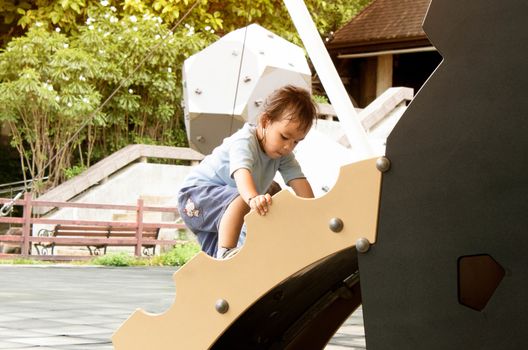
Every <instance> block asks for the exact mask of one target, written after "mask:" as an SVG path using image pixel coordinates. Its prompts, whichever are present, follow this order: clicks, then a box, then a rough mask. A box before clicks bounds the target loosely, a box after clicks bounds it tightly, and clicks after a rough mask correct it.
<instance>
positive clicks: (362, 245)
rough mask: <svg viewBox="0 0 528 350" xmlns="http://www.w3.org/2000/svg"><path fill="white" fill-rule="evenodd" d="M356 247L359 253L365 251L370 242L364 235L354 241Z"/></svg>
mask: <svg viewBox="0 0 528 350" xmlns="http://www.w3.org/2000/svg"><path fill="white" fill-rule="evenodd" d="M356 249H357V251H358V252H360V253H366V252H368V250H369V249H370V242H369V240H368V239H366V238H365V237H361V238H359V239H358V240H357V241H356Z"/></svg>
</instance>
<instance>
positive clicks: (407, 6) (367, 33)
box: [327, 0, 431, 52]
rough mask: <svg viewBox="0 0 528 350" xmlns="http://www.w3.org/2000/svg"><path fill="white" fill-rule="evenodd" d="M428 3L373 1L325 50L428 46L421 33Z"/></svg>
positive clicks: (424, 1)
mask: <svg viewBox="0 0 528 350" xmlns="http://www.w3.org/2000/svg"><path fill="white" fill-rule="evenodd" d="M430 2H431V0H374V1H373V2H372V3H371V4H370V5H369V6H367V7H366V8H365V9H364V10H363V11H362V12H361V13H360V14H358V15H357V16H356V17H354V18H353V19H352V20H351V21H350V22H349V23H347V24H346V25H344V26H343V27H342V28H340V29H339V30H338V31H337V32H336V33H335V35H334V38H333V39H332V40H331V41H330V42H329V43H328V44H327V47H328V49H329V50H333V49H342V48H348V49H350V50H351V51H354V52H358V51H377V50H380V49H386V48H401V47H416V46H426V45H430V44H429V42H428V40H427V36H426V34H425V32H424V31H423V29H422V24H423V20H424V18H425V15H426V13H427V9H428V8H429V4H430Z"/></svg>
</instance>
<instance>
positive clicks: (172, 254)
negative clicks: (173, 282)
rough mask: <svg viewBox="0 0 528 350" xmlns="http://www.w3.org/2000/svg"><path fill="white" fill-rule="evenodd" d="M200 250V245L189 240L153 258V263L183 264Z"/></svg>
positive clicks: (163, 264)
mask: <svg viewBox="0 0 528 350" xmlns="http://www.w3.org/2000/svg"><path fill="white" fill-rule="evenodd" d="M199 251H200V246H199V245H198V244H196V243H193V242H189V243H185V244H178V245H176V246H174V248H172V250H171V251H169V252H167V253H165V254H161V255H160V256H156V257H153V258H152V261H151V264H152V265H160V266H182V265H183V264H185V263H186V262H187V261H189V260H191V259H192V258H193V257H194V256H195V255H196V254H198V252H199Z"/></svg>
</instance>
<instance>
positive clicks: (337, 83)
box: [284, 0, 375, 159]
mask: <svg viewBox="0 0 528 350" xmlns="http://www.w3.org/2000/svg"><path fill="white" fill-rule="evenodd" d="M284 4H285V5H286V8H287V9H288V12H289V13H290V16H291V18H292V20H293V23H294V25H295V27H296V29H297V32H298V33H299V35H300V37H301V40H302V42H303V44H304V47H305V48H306V51H308V55H309V56H310V59H311V60H312V63H313V65H314V67H315V70H316V71H317V74H318V75H319V78H320V79H321V82H322V84H323V87H324V89H325V91H326V94H327V95H328V98H329V99H330V102H331V103H332V106H333V107H334V109H335V111H336V114H337V117H338V118H339V121H340V122H341V125H342V127H343V131H344V132H345V135H346V136H347V138H348V141H349V143H350V145H351V146H352V150H353V151H354V152H357V153H356V154H358V155H359V156H360V158H361V159H366V158H371V157H374V156H375V154H374V152H373V150H372V147H371V146H370V144H369V141H368V139H367V135H366V133H365V130H364V129H363V127H362V126H361V123H360V121H359V118H358V116H357V113H356V110H355V109H354V105H353V104H352V101H350V98H349V97H348V93H347V91H346V89H345V87H344V85H343V82H342V81H341V78H340V77H339V74H337V70H336V69H335V67H334V64H333V63H332V59H331V58H330V55H329V54H328V51H327V50H326V47H325V46H324V43H323V40H322V39H321V36H320V35H319V32H318V31H317V28H316V27H315V24H314V23H313V21H312V17H311V16H310V13H309V12H308V9H307V8H306V5H305V4H304V2H303V1H302V0H284Z"/></svg>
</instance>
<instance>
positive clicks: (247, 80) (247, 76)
mask: <svg viewBox="0 0 528 350" xmlns="http://www.w3.org/2000/svg"><path fill="white" fill-rule="evenodd" d="M250 81H251V77H250V76H249V75H246V76H245V77H244V83H249V82H250Z"/></svg>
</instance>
